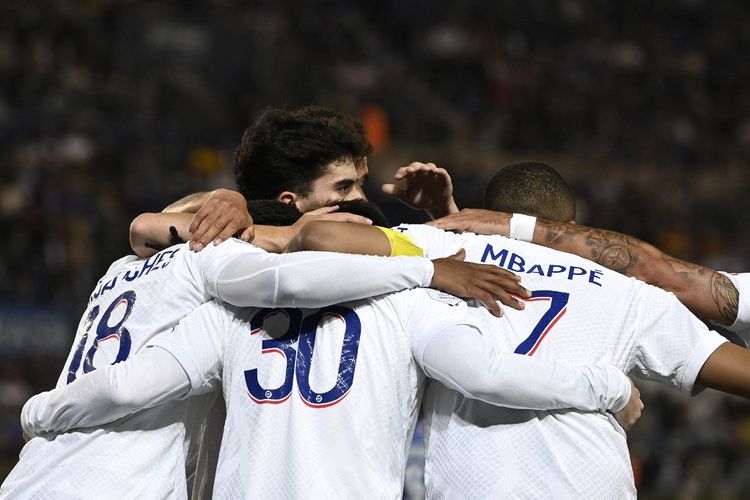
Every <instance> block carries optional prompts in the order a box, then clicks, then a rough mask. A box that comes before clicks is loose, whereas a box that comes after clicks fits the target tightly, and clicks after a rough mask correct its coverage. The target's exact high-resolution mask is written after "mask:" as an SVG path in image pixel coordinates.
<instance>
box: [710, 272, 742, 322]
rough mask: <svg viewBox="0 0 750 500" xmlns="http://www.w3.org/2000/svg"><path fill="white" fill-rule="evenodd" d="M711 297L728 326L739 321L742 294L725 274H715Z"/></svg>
mask: <svg viewBox="0 0 750 500" xmlns="http://www.w3.org/2000/svg"><path fill="white" fill-rule="evenodd" d="M711 295H712V296H713V299H714V303H715V304H716V307H717V308H718V309H719V313H721V318H722V320H723V322H724V323H725V324H727V325H731V324H732V323H734V322H735V321H736V320H737V311H738V309H739V302H740V294H739V292H738V291H737V288H735V286H734V284H733V283H732V281H731V280H730V279H729V278H727V277H726V276H724V275H723V274H720V273H714V274H713V276H712V277H711Z"/></svg>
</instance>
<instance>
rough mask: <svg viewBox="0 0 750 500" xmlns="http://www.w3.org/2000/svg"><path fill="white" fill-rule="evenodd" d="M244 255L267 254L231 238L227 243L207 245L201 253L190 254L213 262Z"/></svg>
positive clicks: (247, 243) (251, 245)
mask: <svg viewBox="0 0 750 500" xmlns="http://www.w3.org/2000/svg"><path fill="white" fill-rule="evenodd" d="M242 253H266V251H265V250H263V249H262V248H260V247H259V246H256V245H253V244H252V243H249V242H247V241H243V240H241V239H239V238H229V239H228V240H226V241H223V242H221V243H219V244H218V245H214V244H213V243H211V244H209V245H207V246H206V247H205V248H204V249H203V250H201V251H200V252H189V254H191V255H192V256H193V257H194V258H196V259H206V260H213V259H215V258H218V257H224V256H231V255H236V254H242Z"/></svg>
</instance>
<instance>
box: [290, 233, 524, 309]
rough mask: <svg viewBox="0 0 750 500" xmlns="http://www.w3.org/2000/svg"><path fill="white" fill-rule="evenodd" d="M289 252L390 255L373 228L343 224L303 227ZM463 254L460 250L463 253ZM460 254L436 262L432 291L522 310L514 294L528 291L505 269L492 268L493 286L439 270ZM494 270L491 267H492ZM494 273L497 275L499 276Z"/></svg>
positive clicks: (493, 306) (387, 244) (385, 241)
mask: <svg viewBox="0 0 750 500" xmlns="http://www.w3.org/2000/svg"><path fill="white" fill-rule="evenodd" d="M287 250H288V251H298V250H318V251H329V252H341V253H357V254H363V255H381V256H388V255H391V243H390V241H389V240H388V237H387V236H386V235H385V233H384V232H383V231H381V230H380V229H378V228H377V227H374V226H365V225H362V224H350V223H346V222H331V221H320V222H310V223H309V224H307V225H305V226H304V227H303V228H302V229H301V230H300V231H299V232H298V233H297V235H296V236H295V237H294V238H292V239H291V241H290V242H289V245H287ZM462 252H463V251H462ZM462 252H459V254H457V255H456V256H453V258H448V259H435V260H434V261H433V263H435V265H436V267H435V276H434V277H433V281H432V283H431V284H430V286H431V287H432V288H437V289H439V290H443V291H445V292H448V293H450V294H453V295H456V296H459V297H474V298H476V299H478V300H479V301H480V302H482V303H483V304H484V305H485V306H486V307H487V308H488V309H489V310H490V311H491V312H492V313H493V314H495V315H497V316H499V315H501V313H500V309H499V308H498V307H497V305H496V304H494V302H493V298H494V300H499V301H500V302H501V303H502V304H504V305H507V306H510V307H512V308H514V309H523V307H524V305H523V302H521V301H520V300H517V299H516V298H515V297H513V295H517V296H520V297H529V296H530V292H529V291H528V290H526V289H525V288H523V287H522V286H521V285H520V278H518V276H516V275H515V274H513V273H511V272H509V271H506V270H505V269H501V268H495V269H493V273H494V276H493V278H492V283H490V282H487V281H484V280H482V279H480V278H479V276H478V275H477V276H474V277H472V278H471V279H469V280H468V282H464V279H463V278H465V277H466V276H467V275H464V276H463V277H461V276H459V275H458V274H455V275H454V274H449V273H447V272H446V273H443V272H440V271H439V268H438V263H439V262H441V261H442V265H449V264H450V265H455V264H452V263H451V261H452V260H456V258H458V260H463V257H464V254H463V253H462ZM466 266H479V267H476V270H480V269H481V270H484V271H488V270H487V269H486V265H484V264H466ZM466 266H463V267H462V266H458V269H456V270H467V269H468V267H466ZM491 267H494V266H491ZM497 270H499V271H500V272H499V273H498V272H497Z"/></svg>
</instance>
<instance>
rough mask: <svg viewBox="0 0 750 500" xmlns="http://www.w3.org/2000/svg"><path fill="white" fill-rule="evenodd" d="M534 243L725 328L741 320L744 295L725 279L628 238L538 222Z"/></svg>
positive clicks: (706, 269)
mask: <svg viewBox="0 0 750 500" xmlns="http://www.w3.org/2000/svg"><path fill="white" fill-rule="evenodd" d="M533 242H534V243H538V244H540V245H544V246H546V247H550V248H554V249H555V250H561V251H563V252H569V253H574V254H576V255H580V256H581V257H585V258H587V259H589V260H593V261H594V262H597V263H599V264H601V265H602V266H604V267H607V268H609V269H612V270H613V271H617V272H619V273H622V274H625V275H627V276H632V277H634V278H638V279H639V280H642V281H645V282H646V283H649V284H651V285H655V286H658V287H659V288H663V289H664V290H668V291H670V292H672V293H674V294H675V295H676V296H677V298H678V299H679V300H680V302H682V303H683V304H685V306H687V308H688V309H690V310H691V311H692V312H693V313H694V314H695V315H697V316H700V317H701V318H705V319H708V320H711V321H715V322H717V323H720V324H723V325H731V324H732V323H734V321H735V320H736V319H737V308H738V303H739V293H738V292H737V289H736V288H735V286H734V285H733V284H732V282H731V281H730V280H729V278H727V277H726V276H724V275H723V274H720V273H717V272H716V271H714V270H712V269H708V268H706V267H702V266H699V265H696V264H691V263H689V262H684V261H681V260H679V259H676V258H674V257H670V256H669V255H667V254H665V253H664V252H662V251H660V250H659V249H657V248H655V247H654V246H652V245H649V244H648V243H645V242H643V241H641V240H638V239H636V238H632V237H630V236H626V235H624V234H620V233H615V232H613V231H605V230H602V229H592V228H588V227H584V226H578V225H576V224H568V223H563V222H554V221H549V220H545V219H537V222H536V229H535V231H534V240H533Z"/></svg>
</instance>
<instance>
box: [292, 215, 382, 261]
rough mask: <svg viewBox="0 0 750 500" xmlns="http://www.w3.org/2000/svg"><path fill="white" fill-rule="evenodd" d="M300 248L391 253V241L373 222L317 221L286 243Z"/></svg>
mask: <svg viewBox="0 0 750 500" xmlns="http://www.w3.org/2000/svg"><path fill="white" fill-rule="evenodd" d="M300 250H319V251H328V252H341V253H358V254H362V255H382V256H389V255H391V243H390V241H388V237H387V236H386V235H385V233H383V231H381V230H380V229H378V228H377V227H374V226H366V225H363V224H349V223H348V222H333V221H315V222H310V223H308V224H306V225H305V226H304V227H302V228H301V229H300V230H299V232H297V234H296V235H295V236H294V237H293V238H292V239H291V240H290V241H289V244H288V245H287V251H290V252H296V251H300Z"/></svg>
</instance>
